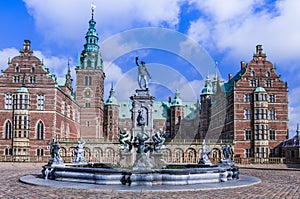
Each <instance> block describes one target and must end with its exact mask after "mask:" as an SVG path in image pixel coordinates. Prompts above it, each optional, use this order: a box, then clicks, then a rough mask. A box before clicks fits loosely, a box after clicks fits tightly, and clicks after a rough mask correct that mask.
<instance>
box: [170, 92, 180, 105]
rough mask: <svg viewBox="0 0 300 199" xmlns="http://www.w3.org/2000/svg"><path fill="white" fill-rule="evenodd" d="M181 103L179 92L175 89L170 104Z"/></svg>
mask: <svg viewBox="0 0 300 199" xmlns="http://www.w3.org/2000/svg"><path fill="white" fill-rule="evenodd" d="M178 105H180V106H181V105H182V100H181V98H180V92H179V90H178V89H176V92H175V97H174V100H173V101H172V106H178Z"/></svg>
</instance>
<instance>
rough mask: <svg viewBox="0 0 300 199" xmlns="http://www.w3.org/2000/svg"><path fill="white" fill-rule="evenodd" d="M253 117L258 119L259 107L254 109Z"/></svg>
mask: <svg viewBox="0 0 300 199" xmlns="http://www.w3.org/2000/svg"><path fill="white" fill-rule="evenodd" d="M255 119H257V120H259V109H255Z"/></svg>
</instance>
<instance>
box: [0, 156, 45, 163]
mask: <svg viewBox="0 0 300 199" xmlns="http://www.w3.org/2000/svg"><path fill="white" fill-rule="evenodd" d="M48 161H49V157H48V156H25V155H24V156H21V155H18V156H0V162H45V163H47V162H48Z"/></svg>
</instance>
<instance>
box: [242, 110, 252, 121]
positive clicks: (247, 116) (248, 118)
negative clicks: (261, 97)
mask: <svg viewBox="0 0 300 199" xmlns="http://www.w3.org/2000/svg"><path fill="white" fill-rule="evenodd" d="M244 115H245V117H244V118H245V119H246V120H250V119H251V110H250V109H245V111H244Z"/></svg>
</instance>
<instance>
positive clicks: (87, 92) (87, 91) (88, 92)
mask: <svg viewBox="0 0 300 199" xmlns="http://www.w3.org/2000/svg"><path fill="white" fill-rule="evenodd" d="M92 95H93V91H92V90H91V89H90V88H85V89H84V91H83V96H84V97H92Z"/></svg>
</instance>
